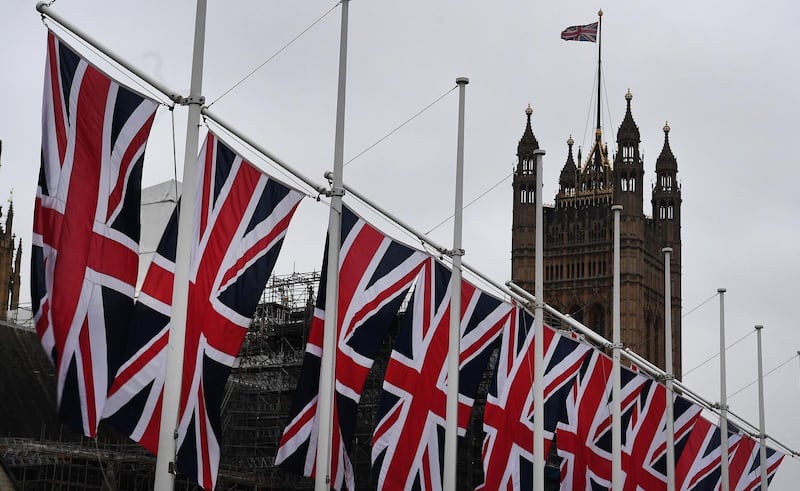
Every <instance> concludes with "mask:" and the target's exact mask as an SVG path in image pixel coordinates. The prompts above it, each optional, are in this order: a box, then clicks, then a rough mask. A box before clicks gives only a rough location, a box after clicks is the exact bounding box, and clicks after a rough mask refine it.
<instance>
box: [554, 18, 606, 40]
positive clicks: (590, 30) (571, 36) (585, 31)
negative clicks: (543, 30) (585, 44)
mask: <svg viewBox="0 0 800 491" xmlns="http://www.w3.org/2000/svg"><path fill="white" fill-rule="evenodd" d="M597 25H598V23H597V22H592V23H591V24H586V25H584V26H569V27H567V28H566V29H564V30H563V31H561V39H563V40H564V41H589V42H590V43H596V42H597Z"/></svg>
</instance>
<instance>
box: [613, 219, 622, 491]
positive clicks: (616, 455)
mask: <svg viewBox="0 0 800 491" xmlns="http://www.w3.org/2000/svg"><path fill="white" fill-rule="evenodd" d="M611 211H613V212H614V284H613V300H612V302H613V306H612V310H613V312H612V318H613V320H612V322H613V328H612V329H613V332H612V340H611V342H612V358H611V359H612V368H611V370H612V372H613V373H612V377H611V379H612V383H613V385H612V389H611V390H612V393H611V398H612V402H611V487H612V489H613V490H614V491H622V415H621V410H620V405H621V402H620V392H621V389H622V387H621V386H622V373H621V372H620V364H619V357H620V354H619V352H620V348H622V343H621V342H620V312H619V309H620V299H619V289H620V282H619V275H620V263H619V261H620V254H619V216H620V212H621V211H622V205H613V206H612V207H611Z"/></svg>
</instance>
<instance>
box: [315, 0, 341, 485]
mask: <svg viewBox="0 0 800 491" xmlns="http://www.w3.org/2000/svg"><path fill="white" fill-rule="evenodd" d="M349 6H350V0H342V24H341V33H340V41H339V82H338V92H337V100H336V135H335V141H334V150H333V182H332V183H331V190H330V196H331V203H330V207H331V208H330V219H329V221H328V256H327V257H328V269H327V273H326V274H327V281H326V284H325V295H326V296H325V324H324V329H323V338H322V360H321V362H320V377H319V399H318V404H319V406H318V412H317V417H318V419H319V434H318V435H317V459H316V470H315V474H314V489H315V490H316V491H325V490H328V489H330V486H331V449H332V446H333V431H332V428H333V405H334V394H335V380H336V341H337V338H338V333H337V326H338V322H337V319H338V304H339V248H340V245H339V242H341V235H342V196H343V195H344V188H343V186H342V183H343V173H344V172H343V170H344V110H345V93H346V91H345V89H346V86H347V22H348V12H349Z"/></svg>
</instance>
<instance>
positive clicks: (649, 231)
mask: <svg viewBox="0 0 800 491" xmlns="http://www.w3.org/2000/svg"><path fill="white" fill-rule="evenodd" d="M632 99H633V96H632V95H631V93H630V91H628V93H627V94H625V101H626V105H627V110H626V112H625V117H624V118H623V120H622V123H621V124H620V126H619V129H618V131H617V140H616V143H617V146H616V153H615V154H614V156H613V165H612V160H610V157H609V151H608V145H607V144H603V142H602V137H603V135H602V132H601V130H600V129H599V128H598V129H597V130H596V133H595V140H594V142H593V145H592V148H591V149H590V151H589V152H588V153H587V157H586V159H585V160H583V161H581V159H582V156H581V151H580V149H579V150H578V152H577V161H576V158H575V156H574V153H573V152H574V151H573V145H574V141H573V140H572V137H570V138H569V139H568V140H567V158H566V162H565V163H564V165H563V167H562V168H561V171H560V173H559V179H558V184H559V186H558V192H557V193H556V196H555V204H554V205H546V206H545V208H544V213H543V215H544V223H543V224H537V223H536V222H535V209H534V207H535V205H534V203H535V200H534V197H535V194H534V193H535V192H536V189H535V179H536V176H535V167H534V165H533V162H534V161H533V151H534V150H536V149H538V148H539V143H538V141H537V140H536V137H535V136H534V134H533V128H532V126H531V115H532V113H533V112H532V110H531V109H530V107H528V109H526V111H525V113H526V116H527V122H526V126H525V130H524V132H523V135H522V138H521V139H520V142H519V145H518V147H517V164H516V169H515V172H514V180H513V189H514V204H513V219H512V229H511V230H512V231H511V278H512V280H513V281H514V282H515V283H517V284H518V285H520V286H521V287H523V288H525V289H526V290H528V291H531V292H532V291H533V282H534V254H535V233H536V227H537V226H543V227H544V272H543V273H544V300H545V302H547V303H548V304H550V305H552V306H553V307H555V308H557V309H558V310H560V311H561V312H564V313H566V314H570V315H571V316H573V317H574V318H576V319H578V320H580V321H581V322H583V323H584V324H585V325H586V326H588V327H590V328H592V329H593V330H594V331H596V332H597V333H599V334H601V335H603V336H605V337H606V338H608V339H610V338H611V319H612V312H611V308H612V284H613V216H612V212H611V206H612V205H613V204H621V205H622V206H623V210H622V213H621V219H620V298H621V305H620V324H621V325H620V327H621V329H620V332H621V338H622V342H623V343H624V345H625V346H626V347H630V348H631V349H633V350H634V351H635V352H637V353H639V354H640V355H642V356H644V357H645V358H647V359H648V360H650V361H652V362H653V363H655V364H657V365H658V366H659V367H661V368H665V367H664V360H665V353H664V335H665V329H664V327H665V326H664V256H663V253H662V248H664V247H671V248H672V249H673V253H672V257H671V265H670V270H671V277H672V279H671V289H672V333H673V342H672V346H673V362H674V373H675V374H676V376H678V377H680V374H681V356H680V354H681V316H680V312H681V281H680V278H681V239H680V205H681V195H680V186H679V185H678V181H677V173H678V165H677V161H676V159H675V156H674V155H673V153H672V150H671V148H670V146H669V130H670V128H669V126H668V125H666V126H664V145H663V148H662V150H661V154H660V155H659V157H658V159H657V161H656V169H655V172H656V174H655V175H656V184H655V186H654V187H653V189H652V214H653V215H652V217H649V216H646V215H645V214H644V174H645V172H644V159H643V158H642V155H641V151H640V147H639V144H640V143H641V141H640V134H639V127H638V126H637V125H636V123H635V121H634V119H633V113H632V111H631V101H632ZM544 167H545V169H546V168H547V164H546V163H545V166H544Z"/></svg>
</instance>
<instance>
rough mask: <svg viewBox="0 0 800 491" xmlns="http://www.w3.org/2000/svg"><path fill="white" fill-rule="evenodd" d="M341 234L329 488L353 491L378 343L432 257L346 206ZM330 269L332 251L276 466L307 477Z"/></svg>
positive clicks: (311, 458)
mask: <svg viewBox="0 0 800 491" xmlns="http://www.w3.org/2000/svg"><path fill="white" fill-rule="evenodd" d="M341 237H342V238H341V249H340V256H339V295H338V307H337V309H338V310H337V314H338V319H337V321H336V330H337V340H336V347H337V350H336V384H335V386H336V390H335V397H334V417H333V425H332V428H333V447H332V451H331V487H333V488H334V489H342V488H344V487H346V488H347V489H351V490H352V489H354V487H355V480H354V476H353V469H352V465H351V463H350V457H349V455H350V452H351V451H352V439H353V434H354V432H355V421H356V415H357V411H358V403H359V401H360V399H361V391H362V389H363V388H364V383H365V381H366V378H367V375H368V373H369V370H370V368H371V367H372V364H373V361H374V359H375V355H376V354H377V351H378V348H379V347H380V344H381V341H382V340H383V338H384V337H385V335H386V333H387V332H388V328H389V327H390V326H391V325H392V324H393V323H394V322H396V316H397V312H398V310H399V309H400V305H401V303H402V301H403V299H404V298H405V297H406V294H407V293H408V290H409V289H410V288H411V285H412V284H413V282H414V280H415V279H416V277H417V275H418V273H419V270H420V268H422V265H423V262H424V261H425V259H426V258H427V257H428V254H426V253H423V252H421V251H417V250H415V249H412V248H410V247H408V246H405V245H403V244H401V243H399V242H396V241H394V240H392V239H390V238H389V237H386V236H385V235H384V234H383V233H381V232H380V231H378V230H377V229H375V228H374V227H373V226H371V225H370V224H369V223H367V222H366V221H364V219H362V218H361V217H359V216H357V215H356V214H355V213H353V212H352V211H351V210H350V209H349V208H347V207H346V206H343V207H342V235H341ZM325 250H326V251H327V248H326V249H325ZM326 271H327V254H326V256H325V258H324V259H323V266H322V278H321V281H320V288H319V293H318V296H317V301H316V308H315V311H314V318H313V320H312V323H311V331H310V333H309V336H308V343H307V345H306V353H305V358H304V360H303V368H302V371H301V374H300V380H299V381H298V384H297V390H296V391H295V395H294V401H293V402H292V408H291V410H290V412H289V421H288V423H287V425H286V428H285V429H284V432H283V435H282V437H281V441H280V447H279V448H278V455H277V457H276V459H275V462H276V464H277V465H280V466H281V467H283V468H285V469H287V470H291V471H293V472H296V473H298V474H301V475H304V476H309V477H310V476H313V475H314V472H315V464H316V445H317V437H318V431H319V415H318V414H317V398H318V395H319V379H320V362H321V357H322V336H323V328H324V323H325V298H326V291H325V281H326V277H327V274H326Z"/></svg>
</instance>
